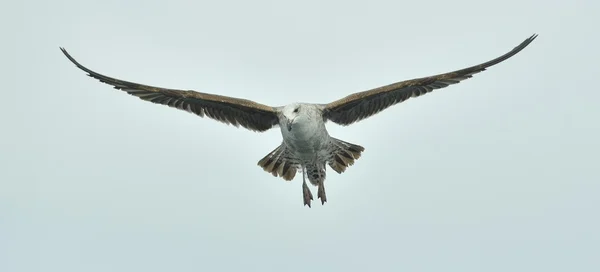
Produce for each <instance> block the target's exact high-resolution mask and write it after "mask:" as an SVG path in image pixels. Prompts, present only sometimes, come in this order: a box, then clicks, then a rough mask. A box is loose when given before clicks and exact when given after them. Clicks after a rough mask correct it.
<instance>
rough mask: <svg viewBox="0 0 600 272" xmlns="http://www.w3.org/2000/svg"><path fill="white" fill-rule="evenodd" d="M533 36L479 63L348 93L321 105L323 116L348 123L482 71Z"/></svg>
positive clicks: (509, 55) (344, 123) (511, 52)
mask: <svg viewBox="0 0 600 272" xmlns="http://www.w3.org/2000/svg"><path fill="white" fill-rule="evenodd" d="M536 37H537V34H534V35H533V36H531V37H529V38H528V39H526V40H525V41H523V42H522V43H521V44H519V45H518V46H517V47H515V48H514V49H513V50H511V51H510V52H508V53H506V54H504V55H502V56H500V57H498V58H495V59H493V60H490V61H488V62H484V63H482V64H479V65H475V66H471V67H469V68H465V69H461V70H457V71H454V72H449V73H445V74H439V75H435V76H429V77H423V78H416V79H411V80H405V81H400V82H396V83H393V84H390V85H386V86H382V87H379V88H375V89H372V90H368V91H364V92H360V93H354V94H351V95H349V96H346V97H344V98H342V99H340V100H337V101H333V102H331V103H329V104H326V105H324V109H323V118H325V119H328V120H331V121H333V122H335V123H338V124H340V125H349V124H352V123H354V122H357V121H360V120H362V119H365V118H367V117H369V116H372V115H374V114H376V113H378V112H380V111H382V110H384V109H386V108H388V107H390V106H393V105H395V104H398V103H400V102H402V101H405V100H407V99H409V98H411V97H417V96H420V95H423V94H426V93H429V92H431V91H433V90H435V89H440V88H445V87H448V86H449V85H452V84H456V83H459V82H461V81H463V80H465V79H467V78H471V77H472V76H473V75H474V74H476V73H479V72H482V71H485V69H486V68H488V67H490V66H492V65H495V64H498V63H500V62H502V61H504V60H506V59H508V58H510V57H512V56H514V55H515V54H517V53H519V51H521V50H523V49H524V48H525V47H527V45H529V44H530V43H531V42H532V41H533V40H534V39H535V38H536Z"/></svg>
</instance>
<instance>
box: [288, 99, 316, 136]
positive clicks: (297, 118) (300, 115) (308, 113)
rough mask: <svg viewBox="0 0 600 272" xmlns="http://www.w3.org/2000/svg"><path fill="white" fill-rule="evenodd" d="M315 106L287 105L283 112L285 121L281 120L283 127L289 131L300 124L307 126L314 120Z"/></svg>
mask: <svg viewBox="0 0 600 272" xmlns="http://www.w3.org/2000/svg"><path fill="white" fill-rule="evenodd" d="M314 111H315V109H314V106H313V105H311V104H302V103H293V104H289V105H286V106H285V107H283V109H282V110H281V113H282V115H283V117H284V118H282V119H284V120H281V122H282V123H281V124H280V125H281V127H282V128H284V127H285V128H286V129H287V130H288V131H290V130H292V128H293V127H294V126H296V125H298V124H300V125H301V124H306V123H308V122H310V120H311V119H314V118H313V116H314V115H315V114H314Z"/></svg>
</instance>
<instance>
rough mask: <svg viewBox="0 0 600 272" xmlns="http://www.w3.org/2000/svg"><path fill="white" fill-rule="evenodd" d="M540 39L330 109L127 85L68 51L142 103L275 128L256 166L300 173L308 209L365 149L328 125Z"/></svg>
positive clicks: (450, 80) (454, 78)
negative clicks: (275, 142) (330, 175)
mask: <svg viewBox="0 0 600 272" xmlns="http://www.w3.org/2000/svg"><path fill="white" fill-rule="evenodd" d="M536 37H537V34H534V35H532V36H531V37H529V38H527V39H526V40H525V41H523V42H522V43H521V44H519V45H518V46H517V47H515V48H514V49H512V50H511V51H510V52H508V53H506V54H504V55H502V56H500V57H498V58H495V59H493V60H490V61H488V62H485V63H482V64H479V65H475V66H471V67H468V68H464V69H461V70H457V71H454V72H449V73H445V74H439V75H434V76H429V77H423V78H416V79H411V80H406V81H401V82H396V83H393V84H390V85H386V86H382V87H379V88H375V89H371V90H368V91H364V92H359V93H354V94H351V95H349V96H346V97H344V98H342V99H339V100H336V101H333V102H331V103H329V104H309V103H292V104H289V105H286V106H280V107H270V106H267V105H263V104H259V103H256V102H254V101H250V100H246V99H239V98H233V97H227V96H221V95H215V94H208V93H201V92H196V91H186V90H176V89H166V88H160V87H154V86H149V85H142V84H138V83H133V82H129V81H124V80H120V79H116V78H112V77H108V76H105V75H102V74H99V73H96V72H94V71H92V70H90V69H88V68H86V67H85V66H83V65H81V64H79V63H78V62H77V61H76V60H75V59H74V58H73V57H71V55H69V53H67V51H66V50H65V49H64V48H62V47H61V48H60V49H61V50H62V52H63V53H64V54H65V56H67V58H68V59H69V60H70V61H71V62H73V63H74V64H75V65H76V66H77V67H78V68H79V69H81V70H83V71H85V72H86V73H88V75H89V76H91V77H93V78H96V79H98V80H100V81H101V82H104V83H107V84H110V85H112V86H114V88H115V89H118V90H122V91H125V92H127V93H129V94H131V95H135V96H137V97H139V98H141V99H143V100H146V101H150V102H153V103H157V104H163V105H167V106H170V107H174V108H178V109H181V110H186V111H189V112H191V113H194V114H196V115H198V116H200V117H204V116H207V117H209V118H212V119H215V120H217V121H220V122H223V123H225V124H231V125H234V126H236V127H237V126H240V125H241V126H242V127H244V128H246V129H249V130H252V131H257V132H262V131H266V130H268V129H270V128H273V127H275V126H279V128H280V129H281V136H282V138H283V141H282V143H281V144H280V145H279V146H278V147H277V148H275V150H273V151H272V152H271V153H269V154H268V155H267V156H265V157H264V158H263V159H261V160H260V161H259V162H258V165H259V166H260V167H262V168H263V169H264V170H265V171H267V172H269V173H271V174H273V176H275V177H278V176H279V177H282V178H283V179H284V180H288V181H290V180H292V179H293V178H294V176H295V175H296V172H297V171H300V172H302V195H303V199H304V205H308V207H310V206H311V201H312V200H313V195H312V193H311V191H310V190H309V188H308V186H307V185H306V179H307V178H308V180H309V181H310V183H311V184H313V185H314V186H317V187H318V192H317V196H318V198H320V199H321V204H325V202H326V201H327V197H326V195H325V187H324V181H325V165H326V164H328V165H329V166H330V167H331V168H332V169H333V170H334V171H336V172H337V173H342V172H344V171H345V170H346V168H347V167H349V166H351V165H352V164H354V161H355V160H357V159H358V158H360V156H361V153H362V152H363V151H364V150H365V149H364V148H363V147H362V146H360V145H356V144H352V143H348V142H345V141H342V140H339V139H336V138H333V137H331V136H330V135H329V133H327V129H326V127H325V123H326V122H327V121H328V120H330V121H332V122H334V123H337V124H340V125H344V126H345V125H350V124H352V123H354V122H357V121H360V120H362V119H365V118H367V117H369V116H372V115H374V114H376V113H378V112H380V111H382V110H384V109H386V108H388V107H390V106H392V105H395V104H398V103H400V102H402V101H405V100H407V99H409V98H411V97H417V96H420V95H423V94H426V93H429V92H431V91H433V90H435V89H440V88H444V87H447V86H448V85H451V84H456V83H459V82H460V81H462V80H465V79H467V78H471V77H472V76H473V75H474V74H476V73H479V72H481V71H485V70H486V68H488V67H490V66H492V65H495V64H498V63H500V62H502V61H504V60H506V59H508V58H510V57H512V56H514V55H515V54H517V53H518V52H519V51H521V50H523V48H525V47H527V45H529V44H530V43H531V42H532V41H533V40H534V39H535V38H536Z"/></svg>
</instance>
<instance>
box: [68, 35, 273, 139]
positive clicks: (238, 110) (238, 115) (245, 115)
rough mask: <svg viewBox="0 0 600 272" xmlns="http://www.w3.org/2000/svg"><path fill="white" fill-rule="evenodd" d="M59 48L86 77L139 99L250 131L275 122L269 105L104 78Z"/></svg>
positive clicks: (264, 127)
mask: <svg viewBox="0 0 600 272" xmlns="http://www.w3.org/2000/svg"><path fill="white" fill-rule="evenodd" d="M60 50H62V52H63V53H64V54H65V56H67V58H68V59H69V60H70V61H71V62H73V63H74V64H75V65H76V66H77V67H78V68H79V69H81V70H83V71H85V72H86V73H88V75H89V76H91V77H93V78H95V79H98V80H100V81H101V82H104V83H106V84H109V85H112V86H114V88H115V89H117V90H122V91H125V92H127V93H129V94H131V95H135V96H137V97H139V98H141V99H143V100H146V101H150V102H153V103H157V104H163V105H167V106H170V107H174V108H178V109H180V110H186V111H189V112H191V113H194V114H196V115H198V116H200V117H204V116H207V117H209V118H212V119H215V120H217V121H220V122H223V123H225V124H231V125H234V126H236V127H237V126H239V125H241V126H242V127H245V128H247V129H249V130H253V131H265V130H268V129H270V128H272V127H274V126H276V125H278V124H279V119H278V117H277V111H276V109H275V108H273V107H269V106H266V105H263V104H259V103H256V102H253V101H250V100H246V99H239V98H233V97H227V96H221V95H215V94H208V93H201V92H196V91H184V90H175V89H166V88H159V87H153V86H148V85H143V84H138V83H133V82H129V81H124V80H120V79H116V78H112V77H108V76H105V75H102V74H99V73H96V72H94V71H92V70H90V69H88V68H86V67H85V66H83V65H81V64H79V62H77V61H76V60H75V59H74V58H73V57H71V55H69V53H68V52H67V50H65V49H64V48H62V47H61V48H60Z"/></svg>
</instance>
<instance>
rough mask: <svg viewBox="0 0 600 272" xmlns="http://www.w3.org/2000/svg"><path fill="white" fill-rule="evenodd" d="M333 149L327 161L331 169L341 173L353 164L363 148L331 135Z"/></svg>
mask: <svg viewBox="0 0 600 272" xmlns="http://www.w3.org/2000/svg"><path fill="white" fill-rule="evenodd" d="M331 143H332V145H333V149H332V152H331V157H330V158H329V160H328V161H327V163H328V164H329V166H330V167H331V169H333V170H334V171H336V172H338V173H340V174H341V173H343V172H344V171H346V168H348V167H349V166H351V165H353V164H354V161H355V160H358V158H360V156H361V153H362V152H363V151H365V148H364V147H362V146H360V145H355V144H351V143H348V142H344V141H342V140H339V139H336V138H333V137H331Z"/></svg>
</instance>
